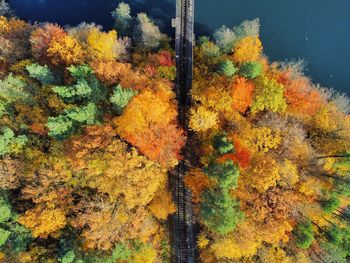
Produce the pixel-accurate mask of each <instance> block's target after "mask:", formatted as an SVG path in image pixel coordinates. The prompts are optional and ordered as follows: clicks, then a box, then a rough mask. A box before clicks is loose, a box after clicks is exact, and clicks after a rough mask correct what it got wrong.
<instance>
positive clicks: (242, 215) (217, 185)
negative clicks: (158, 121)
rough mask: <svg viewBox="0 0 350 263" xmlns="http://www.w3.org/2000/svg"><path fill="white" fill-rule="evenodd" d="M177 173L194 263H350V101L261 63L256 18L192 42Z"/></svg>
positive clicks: (291, 70)
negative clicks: (185, 158) (182, 170)
mask: <svg viewBox="0 0 350 263" xmlns="http://www.w3.org/2000/svg"><path fill="white" fill-rule="evenodd" d="M194 63H195V67H194V82H193V90H192V100H193V106H192V108H191V110H190V121H189V126H190V129H191V130H192V135H191V137H190V138H189V140H190V142H191V145H193V147H192V148H191V149H188V151H190V152H191V153H192V155H191V158H192V159H191V160H189V161H190V162H191V167H192V168H191V169H190V170H189V172H188V174H187V175H186V177H185V183H186V185H187V186H188V187H189V188H190V189H191V190H192V194H193V202H194V203H195V204H196V206H195V216H196V219H197V220H198V221H199V222H200V225H201V227H200V231H199V233H198V237H197V245H198V249H199V254H200V261H201V262H208V263H209V262H266V263H277V262H278V263H280V262H299V263H301V262H337V263H339V262H344V263H345V262H348V260H349V257H350V235H349V229H350V209H349V205H350V158H349V157H350V155H349V152H350V117H349V111H350V104H349V100H348V99H347V98H346V97H345V96H344V95H341V94H337V93H336V92H334V91H332V90H329V89H326V88H322V87H320V86H319V85H315V84H313V83H312V82H311V80H310V79H309V78H308V77H306V76H305V75H304V74H303V71H302V70H303V63H302V62H301V61H291V62H285V63H278V62H272V63H271V62H269V61H268V59H267V58H266V57H265V56H264V55H263V53H262V44H261V41H260V40H259V20H257V19H255V20H253V21H245V22H243V23H242V24H241V25H240V26H238V27H235V28H233V29H229V28H227V27H225V26H223V27H221V28H220V29H219V30H217V32H216V33H215V34H214V36H213V39H212V40H211V39H210V38H208V37H200V38H199V41H198V44H197V46H196V48H195V58H194Z"/></svg>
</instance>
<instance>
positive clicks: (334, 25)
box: [9, 0, 350, 94]
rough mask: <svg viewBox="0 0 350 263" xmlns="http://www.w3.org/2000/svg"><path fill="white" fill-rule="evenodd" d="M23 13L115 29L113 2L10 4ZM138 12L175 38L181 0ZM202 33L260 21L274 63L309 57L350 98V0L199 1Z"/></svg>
mask: <svg viewBox="0 0 350 263" xmlns="http://www.w3.org/2000/svg"><path fill="white" fill-rule="evenodd" d="M9 2H10V4H11V6H12V7H13V8H14V9H15V11H16V13H17V15H18V16H19V17H21V18H23V19H27V20H31V21H51V22H57V23H59V24H61V25H66V24H69V25H76V24H79V23H80V22H82V21H86V22H95V23H97V24H101V25H103V26H104V28H105V29H109V28H111V27H112V26H113V20H112V18H111V16H110V12H111V11H112V10H113V9H114V8H115V7H116V6H117V4H118V2H119V1H112V0H10V1H9ZM124 2H127V3H129V4H130V6H131V7H132V8H133V12H134V13H137V12H142V11H143V12H147V13H148V14H150V15H151V16H152V17H153V18H154V19H155V20H156V22H157V24H159V25H160V27H161V28H162V30H164V31H166V32H168V33H169V34H171V33H172V32H173V29H172V28H171V26H170V19H171V18H172V17H173V16H174V14H175V0H129V1H126V0H124ZM195 12H196V13H195V17H196V35H200V34H203V33H212V32H213V31H214V30H215V29H216V28H218V27H219V26H220V25H222V24H225V25H227V26H230V27H231V26H234V25H238V24H240V22H242V21H243V20H246V19H253V18H255V17H258V18H259V19H260V22H261V39H262V42H263V44H264V48H265V51H264V52H265V54H266V55H267V56H268V57H270V59H271V60H286V59H288V60H291V59H298V58H304V59H305V60H306V61H307V75H310V76H311V77H312V79H313V80H314V82H317V83H320V84H321V85H322V86H327V87H334V88H335V89H337V90H341V91H342V92H346V93H348V94H350V67H349V64H348V63H349V61H350V44H349V43H350V1H348V0H332V1H330V0H328V1H327V0H322V1H320V0H307V1H305V0H293V1H290V0H197V1H196V2H195Z"/></svg>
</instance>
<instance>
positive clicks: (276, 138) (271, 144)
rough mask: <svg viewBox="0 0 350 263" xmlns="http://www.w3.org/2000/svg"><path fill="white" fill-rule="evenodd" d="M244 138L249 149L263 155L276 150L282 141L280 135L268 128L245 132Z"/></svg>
mask: <svg viewBox="0 0 350 263" xmlns="http://www.w3.org/2000/svg"><path fill="white" fill-rule="evenodd" d="M244 137H245V140H246V144H247V147H248V148H249V149H251V150H253V151H257V152H263V153H266V152H268V151H270V150H271V149H276V148H277V147H278V146H279V144H280V143H281V140H282V138H281V135H280V133H279V132H277V131H273V130H272V129H270V128H269V127H259V128H252V129H250V130H247V131H246V132H245V134H244Z"/></svg>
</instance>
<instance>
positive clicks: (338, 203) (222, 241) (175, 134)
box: [0, 1, 350, 263]
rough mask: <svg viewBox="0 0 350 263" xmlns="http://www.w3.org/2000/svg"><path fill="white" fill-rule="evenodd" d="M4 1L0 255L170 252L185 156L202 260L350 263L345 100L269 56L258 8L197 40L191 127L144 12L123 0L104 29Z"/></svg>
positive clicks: (76, 258)
mask: <svg viewBox="0 0 350 263" xmlns="http://www.w3.org/2000/svg"><path fill="white" fill-rule="evenodd" d="M0 2H1V1H0ZM1 5H3V6H1ZM1 5H0V14H1V17H0V262H6V263H12V262H20V263H27V262H31V263H32V262H40V263H47V262H48V263H54V262H62V263H73V262H74V263H90V262H91V263H116V262H121V263H123V262H129V263H153V262H157V263H158V262H164V263H165V262H171V259H170V257H171V238H170V232H171V231H170V224H169V216H170V215H172V214H174V213H175V212H176V210H177V208H176V203H175V202H174V200H173V195H172V191H171V190H170V187H169V177H170V176H172V173H171V171H172V170H173V169H174V168H175V167H176V166H177V165H178V163H179V162H180V161H186V163H188V166H189V169H188V171H187V173H186V175H185V178H184V181H185V185H186V186H187V187H188V189H189V190H190V191H191V193H192V204H193V221H194V222H193V223H194V224H196V225H198V227H197V228H198V229H197V230H198V231H196V233H195V239H196V241H195V243H196V254H197V255H196V256H197V258H198V259H197V261H198V262H203V263H215V262H220V263H221V262H222V263H226V262H232V263H235V262H242V263H243V262H258V263H280V262H286V263H294V262H297V263H306V262H310V263H311V262H317V263H318V262H320V263H321V262H324V263H328V262H334V263H346V262H348V260H349V258H350V115H349V113H350V101H349V99H348V98H347V97H346V96H345V95H343V94H341V93H338V92H336V91H335V90H333V89H328V88H324V87H322V86H320V85H319V84H315V83H313V81H312V80H311V79H310V78H309V77H308V76H306V75H305V74H304V66H305V63H304V62H303V61H302V60H295V61H285V62H272V61H270V60H269V59H268V57H267V56H265V55H264V53H263V45H262V43H261V40H260V38H259V30H260V22H259V19H254V20H247V21H244V22H242V23H241V24H240V25H237V26H236V27H233V28H228V27H226V26H222V27H220V28H219V29H217V30H216V32H215V33H214V34H213V35H212V36H200V37H198V39H196V45H195V48H194V65H193V66H194V69H193V72H194V79H193V83H192V85H193V87H192V91H191V94H190V96H191V100H192V103H191V104H192V106H191V108H190V110H189V112H188V120H189V121H188V127H187V128H188V129H184V128H183V127H181V126H180V124H179V122H178V105H177V99H176V93H175V90H174V81H175V78H176V67H175V51H174V47H173V46H174V44H173V39H171V37H169V36H167V35H166V34H164V33H162V32H161V31H160V29H159V27H158V26H157V25H156V24H155V22H154V21H153V20H152V18H150V17H149V16H148V15H147V14H145V13H138V14H134V13H133V12H132V10H131V9H130V6H129V5H128V4H125V3H120V4H119V5H118V7H117V8H116V9H115V10H113V11H112V12H111V16H112V17H113V19H114V21H115V25H114V29H112V30H110V31H104V30H103V28H102V27H101V26H99V25H96V24H94V23H85V22H83V23H81V24H79V25H78V26H75V27H70V26H66V27H63V26H60V25H58V24H54V23H48V22H47V23H29V22H26V21H23V20H21V19H19V18H17V17H15V16H14V15H13V14H12V13H11V12H10V11H9V9H8V10H7V9H6V8H5V7H6V6H4V2H3V3H2V4H1ZM262 26H263V25H262ZM271 37H273V36H271ZM185 148H186V149H185ZM184 150H186V152H187V153H190V154H189V155H188V154H187V155H186V158H187V159H186V160H184V158H185V157H184V155H183V154H182V153H183V151H184ZM187 156H189V157H187Z"/></svg>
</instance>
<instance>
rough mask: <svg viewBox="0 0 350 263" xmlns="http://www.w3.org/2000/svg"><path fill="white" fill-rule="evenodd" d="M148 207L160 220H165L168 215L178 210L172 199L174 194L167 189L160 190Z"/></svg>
mask: <svg viewBox="0 0 350 263" xmlns="http://www.w3.org/2000/svg"><path fill="white" fill-rule="evenodd" d="M148 207H149V209H150V210H151V212H152V214H153V215H154V216H155V217H156V218H158V219H160V220H165V219H166V218H167V217H168V215H170V214H172V213H175V212H176V206H175V203H174V202H173V200H172V195H171V193H170V192H168V191H166V190H163V191H160V192H159V193H158V194H157V195H156V196H155V198H154V199H153V200H152V202H151V203H150V204H149V206H148Z"/></svg>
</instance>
